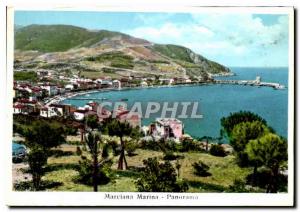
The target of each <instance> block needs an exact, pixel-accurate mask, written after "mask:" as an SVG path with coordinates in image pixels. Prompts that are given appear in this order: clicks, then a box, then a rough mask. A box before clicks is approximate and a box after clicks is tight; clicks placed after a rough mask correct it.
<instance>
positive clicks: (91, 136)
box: [85, 130, 110, 192]
mask: <svg viewBox="0 0 300 212" xmlns="http://www.w3.org/2000/svg"><path fill="white" fill-rule="evenodd" d="M85 141H86V144H87V146H88V151H89V153H90V154H91V157H92V166H93V175H92V176H93V188H94V191H95V192H97V191H98V180H97V178H98V174H99V168H101V167H102V166H103V165H104V164H105V163H107V162H108V161H110V159H109V158H108V154H103V153H104V151H106V148H105V144H104V142H103V140H102V139H101V136H100V134H99V133H98V132H97V131H94V130H93V131H91V132H89V133H88V134H87V135H86V136H85ZM99 156H101V157H100V158H99Z"/></svg>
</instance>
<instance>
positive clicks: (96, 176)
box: [77, 125, 112, 192]
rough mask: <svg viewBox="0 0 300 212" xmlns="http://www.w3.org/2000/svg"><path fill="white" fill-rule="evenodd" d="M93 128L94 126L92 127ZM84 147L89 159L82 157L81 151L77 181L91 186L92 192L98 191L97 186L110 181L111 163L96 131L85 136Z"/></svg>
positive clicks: (104, 145)
mask: <svg viewBox="0 0 300 212" xmlns="http://www.w3.org/2000/svg"><path fill="white" fill-rule="evenodd" d="M93 126H94V125H93ZM85 141H86V146H87V148H85V149H88V151H87V153H89V155H90V157H91V159H89V158H88V157H86V156H84V155H83V154H82V151H81V152H80V151H77V152H78V154H79V153H81V154H80V155H81V161H79V167H80V168H79V179H78V181H79V182H81V183H84V184H88V185H93V188H94V191H95V192H96V191H98V185H99V184H107V183H108V182H109V181H110V174H111V165H112V161H111V159H110V158H109V157H108V155H109V154H108V152H107V150H108V149H107V148H105V147H106V144H105V143H104V141H103V139H102V138H101V136H100V134H99V133H97V132H96V131H92V132H90V133H88V135H87V136H86V139H85Z"/></svg>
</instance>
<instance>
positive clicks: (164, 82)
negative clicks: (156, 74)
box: [159, 78, 174, 85]
mask: <svg viewBox="0 0 300 212" xmlns="http://www.w3.org/2000/svg"><path fill="white" fill-rule="evenodd" d="M159 82H160V84H163V85H171V84H173V83H174V79H168V78H167V79H159Z"/></svg>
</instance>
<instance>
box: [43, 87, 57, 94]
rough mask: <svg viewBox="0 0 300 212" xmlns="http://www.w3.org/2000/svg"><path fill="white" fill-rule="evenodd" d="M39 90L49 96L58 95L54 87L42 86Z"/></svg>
mask: <svg viewBox="0 0 300 212" xmlns="http://www.w3.org/2000/svg"><path fill="white" fill-rule="evenodd" d="M41 88H42V89H43V90H46V91H47V94H48V95H49V96H55V95H57V94H58V89H57V86H56V85H42V86H41Z"/></svg>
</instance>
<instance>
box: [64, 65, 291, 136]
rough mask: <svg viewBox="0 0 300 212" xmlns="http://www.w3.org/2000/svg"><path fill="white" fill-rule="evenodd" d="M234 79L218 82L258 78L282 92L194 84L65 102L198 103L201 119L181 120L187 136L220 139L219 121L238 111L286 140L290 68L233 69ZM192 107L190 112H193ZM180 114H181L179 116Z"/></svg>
mask: <svg viewBox="0 0 300 212" xmlns="http://www.w3.org/2000/svg"><path fill="white" fill-rule="evenodd" d="M231 70H232V72H234V73H235V76H230V77H217V78H218V79H224V80H226V79H228V80H229V79H240V80H254V79H255V78H256V76H260V77H261V81H264V82H275V83H280V84H282V85H284V86H285V87H286V88H285V89H283V90H276V89H274V88H271V87H256V86H243V85H220V84H214V85H213V84H208V85H191V86H174V87H155V88H138V89H124V90H118V91H99V92H95V93H90V94H84V95H81V96H76V97H75V98H78V99H81V98H85V99H83V100H74V99H66V100H64V101H63V102H64V103H67V104H72V105H75V106H83V105H85V104H86V103H87V102H89V101H90V100H88V99H87V98H91V99H99V100H97V101H98V102H101V101H103V99H107V100H105V101H110V102H117V101H120V100H124V99H126V104H127V105H128V108H131V106H132V105H133V104H134V103H135V102H141V103H142V108H143V111H144V109H145V108H146V106H147V103H148V102H159V103H161V104H162V103H164V102H169V103H170V106H172V103H174V102H179V103H180V102H197V103H198V110H197V112H198V113H197V114H198V115H199V114H201V115H202V118H190V117H188V118H185V119H180V120H181V121H182V122H183V124H184V131H185V133H187V134H189V135H191V136H193V137H202V136H210V137H215V138H216V137H219V136H220V129H221V125H220V119H221V118H222V117H226V116H228V115H229V114H230V113H234V112H238V111H241V110H243V111H251V112H253V113H256V114H258V115H260V116H261V117H263V118H264V119H265V120H266V121H267V123H268V125H269V126H271V127H272V128H273V129H275V131H276V132H277V133H278V134H279V135H281V136H283V137H287V123H288V89H289V87H288V68H238V67H232V68H231ZM191 110H192V109H191V108H190V109H188V112H191ZM178 114H180V112H179V113H178ZM160 115H161V113H160V112H157V113H156V114H152V115H151V116H150V117H149V118H143V119H142V125H149V124H150V123H151V122H153V121H154V120H155V118H157V117H160Z"/></svg>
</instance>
